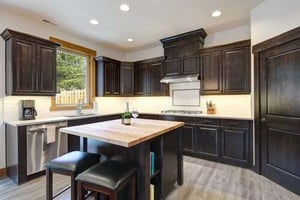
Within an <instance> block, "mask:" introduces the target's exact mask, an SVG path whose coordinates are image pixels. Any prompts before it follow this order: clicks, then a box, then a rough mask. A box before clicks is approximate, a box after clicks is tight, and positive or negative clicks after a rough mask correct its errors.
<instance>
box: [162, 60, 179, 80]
mask: <svg viewBox="0 0 300 200" xmlns="http://www.w3.org/2000/svg"><path fill="white" fill-rule="evenodd" d="M180 71H181V67H180V59H179V58H174V59H167V60H166V62H165V75H167V76H172V75H179V74H180Z"/></svg>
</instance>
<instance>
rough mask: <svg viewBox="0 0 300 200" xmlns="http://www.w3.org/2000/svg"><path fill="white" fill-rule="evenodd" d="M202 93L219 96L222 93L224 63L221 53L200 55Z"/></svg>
mask: <svg viewBox="0 0 300 200" xmlns="http://www.w3.org/2000/svg"><path fill="white" fill-rule="evenodd" d="M200 62H201V81H200V84H201V93H202V94H218V93H221V92H222V66H221V64H222V62H221V54H220V52H219V51H216V52H211V53H205V54H202V55H200Z"/></svg>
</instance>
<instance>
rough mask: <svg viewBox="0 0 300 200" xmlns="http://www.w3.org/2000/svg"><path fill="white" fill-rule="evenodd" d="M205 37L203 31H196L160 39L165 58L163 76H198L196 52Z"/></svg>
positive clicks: (201, 45)
mask: <svg viewBox="0 0 300 200" xmlns="http://www.w3.org/2000/svg"><path fill="white" fill-rule="evenodd" d="M206 36H207V34H206V32H205V30H204V29H198V30H195V31H191V32H187V33H183V34H179V35H175V36H171V37H168V38H164V39H161V40H160V41H161V42H162V43H163V47H164V55H165V56H166V62H165V70H164V72H165V76H178V75H187V74H199V71H200V70H199V56H198V55H197V54H196V51H197V50H198V49H200V48H202V47H203V44H204V39H205V37H206Z"/></svg>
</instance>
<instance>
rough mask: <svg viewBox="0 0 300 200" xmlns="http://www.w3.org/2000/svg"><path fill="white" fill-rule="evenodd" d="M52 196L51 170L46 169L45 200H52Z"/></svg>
mask: <svg viewBox="0 0 300 200" xmlns="http://www.w3.org/2000/svg"><path fill="white" fill-rule="evenodd" d="M52 195H53V174H52V172H51V169H48V168H47V169H46V200H52Z"/></svg>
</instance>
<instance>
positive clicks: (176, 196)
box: [0, 157, 300, 200]
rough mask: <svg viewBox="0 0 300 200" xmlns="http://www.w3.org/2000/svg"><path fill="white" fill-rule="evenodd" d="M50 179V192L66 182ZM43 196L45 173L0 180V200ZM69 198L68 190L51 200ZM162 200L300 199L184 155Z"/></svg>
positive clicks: (259, 179) (238, 171) (247, 173)
mask: <svg viewBox="0 0 300 200" xmlns="http://www.w3.org/2000/svg"><path fill="white" fill-rule="evenodd" d="M54 182H55V185H54V191H59V190H61V189H62V188H65V187H66V186H67V185H68V183H69V178H68V177H66V176H61V175H55V176H54ZM44 199H45V176H44V177H40V178H37V179H35V180H32V181H30V182H28V183H26V184H23V185H20V186H17V185H15V184H14V183H13V182H12V181H11V180H10V179H8V178H4V179H0V200H44ZM69 199H70V191H69V190H68V191H66V192H64V193H63V194H62V195H60V196H59V197H57V198H56V199H55V200H69ZM92 199H93V198H89V200H92ZM166 200H300V196H298V195H296V194H294V193H291V192H289V191H288V190H286V189H284V188H283V187H281V186H279V185H277V184H275V183H273V182H272V181H270V180H268V179H266V178H264V177H263V176H260V175H257V174H256V173H254V172H252V171H251V170H247V169H243V168H239V167H233V166H230V165H225V164H220V163H215V162H210V161H206V160H201V159H196V158H191V157H184V185H182V186H181V187H177V188H176V189H174V190H173V192H171V193H170V194H169V196H168V197H167V198H166Z"/></svg>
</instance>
